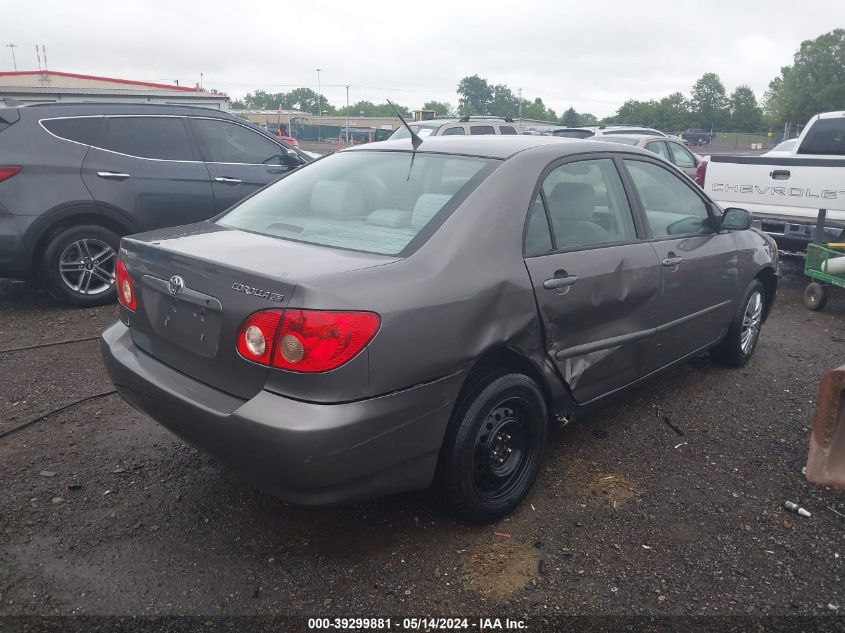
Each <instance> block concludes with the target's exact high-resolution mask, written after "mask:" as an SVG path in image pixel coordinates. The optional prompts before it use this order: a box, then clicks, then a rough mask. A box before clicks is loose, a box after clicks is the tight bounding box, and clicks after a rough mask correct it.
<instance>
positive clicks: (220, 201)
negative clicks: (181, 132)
mask: <svg viewBox="0 0 845 633" xmlns="http://www.w3.org/2000/svg"><path fill="white" fill-rule="evenodd" d="M191 121H192V122H193V125H194V129H195V130H196V133H197V138H198V140H199V142H200V147H201V148H202V152H203V156H204V157H205V160H206V165H207V166H208V172H209V174H210V175H211V186H212V188H213V189H214V206H215V209H216V210H217V211H218V212H220V211H225V210H226V209H228V208H229V207H231V206H232V205H233V204H235V203H236V202H239V201H240V200H243V199H244V198H246V197H247V196H248V195H250V194H251V193H253V192H254V191H256V190H257V189H260V188H261V187H263V186H264V185H266V184H268V183H271V182H273V181H274V180H276V179H278V178H281V177H282V176H284V175H285V174H286V173H288V172H289V171H291V170H292V169H294V168H295V167H298V166H299V165H300V164H301V163H300V160H299V157H298V156H297V155H296V153H295V152H292V151H289V150H287V148H285V147H284V146H283V145H281V144H279V143H277V142H276V141H274V140H272V139H270V138H268V137H266V136H264V135H263V134H260V133H259V132H256V131H255V130H252V129H250V128H248V127H247V126H245V125H241V124H239V123H235V122H233V121H223V120H221V119H210V118H209V119H206V118H194V117H192V118H191Z"/></svg>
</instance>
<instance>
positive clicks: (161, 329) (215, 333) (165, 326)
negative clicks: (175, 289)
mask: <svg viewBox="0 0 845 633" xmlns="http://www.w3.org/2000/svg"><path fill="white" fill-rule="evenodd" d="M142 293H143V294H142V297H141V298H142V301H143V305H144V307H145V310H146V313H147V319H148V320H149V323H150V326H151V327H152V329H153V332H154V333H155V334H156V336H158V337H159V338H161V339H162V340H164V341H167V342H168V343H171V344H172V345H175V346H177V347H180V348H182V349H184V350H186V351H188V352H191V353H193V354H197V355H198V356H202V357H204V358H213V357H214V356H216V355H217V347H218V344H219V341H220V321H221V306H220V302H219V301H218V300H217V299H216V298H214V297H211V296H210V295H205V294H203V293H198V292H196V291H193V290H189V289H188V288H185V289H184V290H182V291H181V293H180V294H178V295H176V296H174V295H172V294H170V292H169V291H168V289H167V282H166V281H164V280H162V279H157V278H155V277H150V276H144V278H143V279H142Z"/></svg>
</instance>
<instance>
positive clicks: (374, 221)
mask: <svg viewBox="0 0 845 633" xmlns="http://www.w3.org/2000/svg"><path fill="white" fill-rule="evenodd" d="M496 164H498V161H495V160H491V159H484V158H469V157H463V156H453V155H449V156H447V155H443V154H424V153H417V154H416V155H412V153H411V152H375V151H373V152H369V151H355V152H340V153H338V154H333V155H332V156H328V157H326V158H323V159H321V160H318V161H315V162H314V163H312V164H310V165H307V166H305V167H302V168H300V169H299V170H297V171H295V172H293V173H291V174H290V175H289V176H287V177H285V178H283V179H282V180H280V181H278V182H277V183H276V184H274V185H271V186H269V187H267V188H266V189H264V190H262V191H260V192H258V193H257V194H256V195H254V196H252V197H251V198H248V199H246V200H244V201H243V202H242V203H241V204H240V205H238V206H236V207H234V208H233V209H232V210H231V211H230V212H229V213H227V214H226V215H225V216H223V217H222V218H220V219H219V220H218V223H219V224H222V225H224V226H229V227H232V228H236V229H242V230H245V231H251V232H253V233H260V234H262V235H268V236H271V237H278V238H283V239H288V240H295V241H298V242H306V243H309V244H320V245H323V246H334V247H338V248H345V249H351V250H356V251H365V252H368V253H378V254H384V255H399V254H403V253H402V252H403V251H404V250H405V248H406V247H409V245H410V244H411V241H412V240H413V239H414V238H415V237H417V235H420V239H421V240H423V239H424V237H423V236H424V235H427V234H429V232H430V231H426V227H427V226H429V225H431V227H432V229H433V228H434V227H436V226H437V225H439V223H440V222H442V220H443V219H444V218H445V216H446V215H448V214H449V213H451V211H452V210H453V209H454V208H455V207H456V206H457V205H458V204H459V203H460V201H461V200H463V199H464V198H465V197H466V196H467V195H468V194H469V192H470V191H472V189H474V188H475V187H476V186H477V185H478V184H479V183H480V182H481V181H482V180H483V179H484V178H485V177H486V176H487V175H488V174H489V173H490V172H491V171H492V170H493V169H494V168H495V165H496Z"/></svg>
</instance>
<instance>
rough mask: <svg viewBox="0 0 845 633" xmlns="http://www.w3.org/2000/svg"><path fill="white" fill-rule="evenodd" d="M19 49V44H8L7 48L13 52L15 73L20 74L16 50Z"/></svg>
mask: <svg viewBox="0 0 845 633" xmlns="http://www.w3.org/2000/svg"><path fill="white" fill-rule="evenodd" d="M17 47H18V45H17V44H6V48H8V49H9V50H11V51H12V66H14V67H15V72H18V62H17V60H16V59H15V49H16V48H17Z"/></svg>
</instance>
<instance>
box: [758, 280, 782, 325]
mask: <svg viewBox="0 0 845 633" xmlns="http://www.w3.org/2000/svg"><path fill="white" fill-rule="evenodd" d="M756 279H757V280H758V281H759V282H760V283H761V284H763V290H764V291H765V297H764V299H765V301H766V303H765V308H764V310H763V320H765V319H767V318H768V316H769V310H770V309H771V307H772V304H773V303H774V301H775V294H776V293H777V288H778V278H777V275H776V274H775V271H774V270H773V269H771V268H764V269H763V270H761V271H760V272H759V273H757V277H756Z"/></svg>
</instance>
